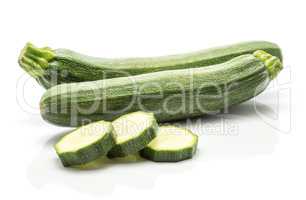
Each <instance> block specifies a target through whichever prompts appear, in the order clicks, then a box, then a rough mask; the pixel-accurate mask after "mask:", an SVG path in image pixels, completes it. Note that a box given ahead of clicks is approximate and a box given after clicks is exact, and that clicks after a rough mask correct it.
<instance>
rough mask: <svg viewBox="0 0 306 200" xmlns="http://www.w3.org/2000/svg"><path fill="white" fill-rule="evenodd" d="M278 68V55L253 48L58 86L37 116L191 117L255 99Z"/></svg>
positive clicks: (60, 119) (66, 121) (57, 119)
mask: <svg viewBox="0 0 306 200" xmlns="http://www.w3.org/2000/svg"><path fill="white" fill-rule="evenodd" d="M281 69H282V64H281V62H280V60H279V59H278V58H277V57H275V56H272V55H270V54H268V53H266V52H264V51H261V50H258V51H256V52H254V53H253V54H246V55H242V56H238V57H236V58H233V59H232V60H229V61H227V62H225V63H221V64H218V65H212V66H208V67H200V68H191V69H179V70H169V71H162V72H154V73H148V74H142V75H137V76H130V77H120V78H113V79H105V80H99V81H91V82H81V83H69V84H62V85H57V86H55V87H52V88H50V89H49V90H47V91H46V92H45V94H44V95H43V97H42V99H41V102H40V108H41V115H42V117H43V118H44V119H45V120H47V121H49V122H52V123H55V124H58V125H64V126H79V125H81V124H83V123H88V122H91V121H97V120H114V119H116V118H118V117H119V116H121V115H122V114H125V113H130V112H133V111H138V110H143V111H147V112H153V113H154V114H155V117H156V119H157V120H158V121H159V122H165V121H171V120H178V119H184V118H190V117H195V116H200V115H203V114H210V113H216V112H219V111H220V110H222V109H224V108H227V107H228V106H231V105H234V104H238V103H241V102H243V101H246V100H248V99H250V98H252V97H254V96H256V95H258V94H259V93H261V92H262V91H263V90H264V89H265V88H266V87H267V85H268V83H269V82H270V80H272V79H273V78H275V77H276V76H277V74H278V73H279V71H280V70H281Z"/></svg>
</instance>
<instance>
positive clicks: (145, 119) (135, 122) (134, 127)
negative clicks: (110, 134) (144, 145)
mask: <svg viewBox="0 0 306 200" xmlns="http://www.w3.org/2000/svg"><path fill="white" fill-rule="evenodd" d="M153 122H154V116H153V114H152V113H145V112H134V113H130V114H127V115H124V116H122V117H120V118H118V119H116V120H115V121H113V123H112V124H113V127H114V137H115V142H116V144H122V143H124V142H127V141H129V140H131V139H134V138H137V137H138V136H140V135H141V134H142V133H143V132H144V131H145V130H146V129H147V128H149V127H150V126H152V124H153Z"/></svg>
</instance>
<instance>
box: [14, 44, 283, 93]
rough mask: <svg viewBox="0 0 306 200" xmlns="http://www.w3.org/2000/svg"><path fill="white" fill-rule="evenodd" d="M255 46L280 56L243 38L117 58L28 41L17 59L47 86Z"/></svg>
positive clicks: (205, 60)
mask: <svg viewBox="0 0 306 200" xmlns="http://www.w3.org/2000/svg"><path fill="white" fill-rule="evenodd" d="M258 49H261V50H264V51H266V52H267V53H269V54H271V55H273V56H276V57H278V58H279V59H280V60H281V59H282V54H281V50H280V48H279V47H278V46H277V45H276V44H274V43H271V42H265V41H252V42H243V43H237V44H232V45H227V46H221V47H216V48H210V49H206V50H201V51H197V52H192V53H185V54H178V55H170V56H160V57H147V58H116V59H109V58H96V57H90V56H86V55H83V54H79V53H76V52H74V51H71V50H68V49H51V48H49V47H43V48H38V47H35V46H34V45H33V44H30V43H28V44H26V46H25V47H24V49H23V50H22V51H21V54H20V56H19V59H18V62H19V64H20V66H21V67H22V68H23V69H24V70H25V71H26V72H27V73H29V74H30V75H31V76H32V77H34V78H35V79H36V80H37V81H38V82H39V83H40V84H41V85H42V86H43V87H45V88H50V87H52V86H54V85H57V84H61V83H71V82H84V81H95V80H101V79H106V78H116V77H124V76H130V75H138V74H144V73H151V72H157V71H165V70H173V69H186V68H194V67H200V66H210V65H214V64H219V63H223V62H225V61H228V60H230V59H232V58H234V57H237V56H240V55H243V54H248V53H252V52H254V51H256V50H258Z"/></svg>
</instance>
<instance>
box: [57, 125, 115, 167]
mask: <svg viewBox="0 0 306 200" xmlns="http://www.w3.org/2000/svg"><path fill="white" fill-rule="evenodd" d="M112 132H113V126H112V124H111V123H110V122H106V121H99V122H95V123H91V124H88V125H85V126H82V127H80V128H77V129H76V130H74V131H72V132H70V133H69V134H67V135H65V136H64V137H62V138H61V139H60V140H59V141H58V143H57V144H56V145H55V151H56V153H57V154H58V156H59V158H60V159H61V161H62V163H63V165H64V166H65V167H68V166H73V165H81V164H86V163H88V162H90V161H93V160H96V159H97V158H99V157H101V156H104V155H106V154H107V152H108V151H109V150H110V149H111V148H112V147H113V146H114V145H115V141H114V138H113V134H112Z"/></svg>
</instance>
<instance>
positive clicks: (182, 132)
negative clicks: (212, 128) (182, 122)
mask: <svg viewBox="0 0 306 200" xmlns="http://www.w3.org/2000/svg"><path fill="white" fill-rule="evenodd" d="M197 144H198V136H197V135H195V134H194V133H192V132H191V131H190V130H187V129H185V128H178V127H175V126H161V127H159V129H158V132H157V136H156V137H155V138H154V139H153V140H152V141H151V142H150V143H149V144H148V146H146V148H144V149H143V150H141V151H140V155H141V156H142V157H144V158H147V159H149V160H152V161H155V162H177V161H181V160H186V159H188V158H192V156H193V155H194V154H195V152H196V149H197Z"/></svg>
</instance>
